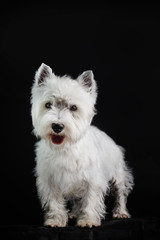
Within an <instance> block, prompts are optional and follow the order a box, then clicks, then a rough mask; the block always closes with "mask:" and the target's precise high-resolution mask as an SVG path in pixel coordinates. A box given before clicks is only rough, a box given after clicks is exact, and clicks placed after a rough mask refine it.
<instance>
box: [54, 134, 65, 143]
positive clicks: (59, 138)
mask: <svg viewBox="0 0 160 240" xmlns="http://www.w3.org/2000/svg"><path fill="white" fill-rule="evenodd" d="M51 139H52V142H53V143H54V144H61V143H62V142H63V140H64V136H62V135H55V134H52V135H51Z"/></svg>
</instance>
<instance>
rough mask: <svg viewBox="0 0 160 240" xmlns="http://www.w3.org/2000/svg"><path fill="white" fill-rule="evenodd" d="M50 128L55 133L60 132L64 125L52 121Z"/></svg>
mask: <svg viewBox="0 0 160 240" xmlns="http://www.w3.org/2000/svg"><path fill="white" fill-rule="evenodd" d="M52 129H53V131H54V132H55V133H60V132H62V130H63V129H64V125H63V124H58V123H52Z"/></svg>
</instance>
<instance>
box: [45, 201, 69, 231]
mask: <svg viewBox="0 0 160 240" xmlns="http://www.w3.org/2000/svg"><path fill="white" fill-rule="evenodd" d="M67 222H68V214H67V210H66V208H65V201H64V199H63V197H62V196H58V197H57V196H56V197H53V199H52V200H51V201H50V202H49V204H48V207H47V208H46V213H45V221H44V225H45V226H51V227H65V226H66V225H67Z"/></svg>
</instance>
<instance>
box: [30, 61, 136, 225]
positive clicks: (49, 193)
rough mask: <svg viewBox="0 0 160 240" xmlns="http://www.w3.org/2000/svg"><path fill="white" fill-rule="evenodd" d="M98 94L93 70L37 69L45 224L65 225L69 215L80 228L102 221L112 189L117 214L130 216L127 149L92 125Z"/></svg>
mask: <svg viewBox="0 0 160 240" xmlns="http://www.w3.org/2000/svg"><path fill="white" fill-rule="evenodd" d="M96 98H97V85H96V81H95V80H94V76H93V73H92V71H85V72H83V73H82V74H81V75H79V76H78V78H77V79H75V80H73V79H72V78H71V77H70V76H67V75H65V76H62V77H59V76H56V75H55V74H54V73H53V72H52V69H51V68H50V67H49V66H47V65H45V64H42V65H41V66H40V68H39V69H38V71H37V72H36V75H35V80H34V84H33V87H32V97H31V104H32V121H33V127H34V130H33V131H34V134H35V135H36V136H37V137H38V138H40V141H38V142H37V143H36V168H35V174H36V185H37V189H38V190H37V191H38V194H39V197H40V200H41V204H42V208H43V209H44V211H45V219H44V225H45V226H51V227H65V226H66V225H67V222H68V218H69V217H70V218H76V219H77V226H79V227H92V226H99V225H100V224H101V220H102V219H103V218H104V216H105V214H106V207H105V196H106V195H108V194H109V192H110V190H113V193H114V194H115V205H114V208H113V217H114V218H129V217H130V214H129V213H128V210H127V208H126V202H127V196H128V194H129V192H130V191H131V190H132V188H133V176H132V173H131V171H130V170H129V168H128V167H127V165H126V162H125V161H124V151H123V148H122V147H120V146H118V145H116V143H115V142H114V141H113V140H112V139H111V138H110V137H109V136H108V135H107V134H105V133H104V132H103V131H101V130H99V129H98V128H96V127H94V126H92V125H91V121H92V118H93V116H94V115H95V103H96ZM68 201H70V202H72V208H71V211H70V212H69V210H67V202H68Z"/></svg>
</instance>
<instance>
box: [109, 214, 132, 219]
mask: <svg viewBox="0 0 160 240" xmlns="http://www.w3.org/2000/svg"><path fill="white" fill-rule="evenodd" d="M113 218H119V219H120V218H131V215H130V214H129V213H114V214H113Z"/></svg>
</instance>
